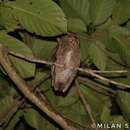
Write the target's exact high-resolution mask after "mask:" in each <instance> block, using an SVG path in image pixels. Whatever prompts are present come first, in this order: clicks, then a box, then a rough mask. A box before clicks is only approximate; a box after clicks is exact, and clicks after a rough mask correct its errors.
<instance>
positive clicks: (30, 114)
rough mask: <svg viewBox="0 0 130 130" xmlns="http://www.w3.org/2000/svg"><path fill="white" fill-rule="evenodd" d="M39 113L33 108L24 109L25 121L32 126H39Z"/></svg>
mask: <svg viewBox="0 0 130 130" xmlns="http://www.w3.org/2000/svg"><path fill="white" fill-rule="evenodd" d="M38 118H39V113H38V112H37V111H36V110H35V109H33V108H27V109H25V110H24V119H25V121H26V122H27V123H28V124H29V125H30V126H31V127H33V128H39V127H38V126H39V119H38Z"/></svg>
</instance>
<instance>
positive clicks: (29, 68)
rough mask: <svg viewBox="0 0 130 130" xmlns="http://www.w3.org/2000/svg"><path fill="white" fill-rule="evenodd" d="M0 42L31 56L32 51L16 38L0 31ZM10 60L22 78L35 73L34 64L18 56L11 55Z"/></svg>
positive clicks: (15, 50)
mask: <svg viewBox="0 0 130 130" xmlns="http://www.w3.org/2000/svg"><path fill="white" fill-rule="evenodd" d="M0 43H1V44H4V45H6V46H7V47H8V48H9V49H10V50H12V51H14V52H17V53H20V54H23V55H25V56H33V54H32V51H31V50H30V49H29V48H28V47H27V46H26V45H25V44H24V43H23V42H21V41H19V40H18V39H16V38H14V37H11V36H9V35H7V34H6V33H4V32H0ZM11 61H12V63H13V65H14V67H15V68H16V70H17V71H18V72H19V74H20V75H21V76H22V77H23V78H30V77H33V76H34V74H35V64H32V63H29V62H26V61H24V60H21V59H19V58H15V57H13V56H11Z"/></svg>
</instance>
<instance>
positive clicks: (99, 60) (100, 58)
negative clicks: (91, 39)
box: [88, 41, 107, 70]
mask: <svg viewBox="0 0 130 130" xmlns="http://www.w3.org/2000/svg"><path fill="white" fill-rule="evenodd" d="M88 51H89V55H90V58H91V59H92V60H93V63H94V64H95V65H96V66H97V68H99V69H100V70H104V69H105V68H106V62H107V55H106V54H105V53H104V51H105V46H104V45H103V44H102V43H101V42H99V41H95V43H92V44H91V45H90V47H89V50H88Z"/></svg>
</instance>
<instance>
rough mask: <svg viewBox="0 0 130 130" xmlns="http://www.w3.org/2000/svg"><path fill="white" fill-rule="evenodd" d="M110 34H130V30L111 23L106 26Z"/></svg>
mask: <svg viewBox="0 0 130 130" xmlns="http://www.w3.org/2000/svg"><path fill="white" fill-rule="evenodd" d="M108 31H109V33H110V35H122V36H130V30H129V29H127V28H125V27H120V26H116V25H112V26H110V27H109V28H108Z"/></svg>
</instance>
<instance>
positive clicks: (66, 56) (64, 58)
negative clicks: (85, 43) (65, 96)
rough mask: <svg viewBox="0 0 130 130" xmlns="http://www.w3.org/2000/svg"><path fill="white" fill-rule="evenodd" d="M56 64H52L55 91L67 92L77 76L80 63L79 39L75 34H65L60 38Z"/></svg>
mask: <svg viewBox="0 0 130 130" xmlns="http://www.w3.org/2000/svg"><path fill="white" fill-rule="evenodd" d="M58 43H59V44H58V47H57V51H56V54H55V62H54V63H55V64H60V65H62V67H61V66H57V65H55V64H54V65H53V66H52V86H53V87H54V90H55V91H62V92H66V91H67V90H68V88H69V86H70V85H71V83H72V81H73V79H74V78H75V76H76V72H77V68H78V67H79V65H80V45H79V39H78V38H77V37H76V36H74V35H65V36H62V37H61V38H59V39H58Z"/></svg>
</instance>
